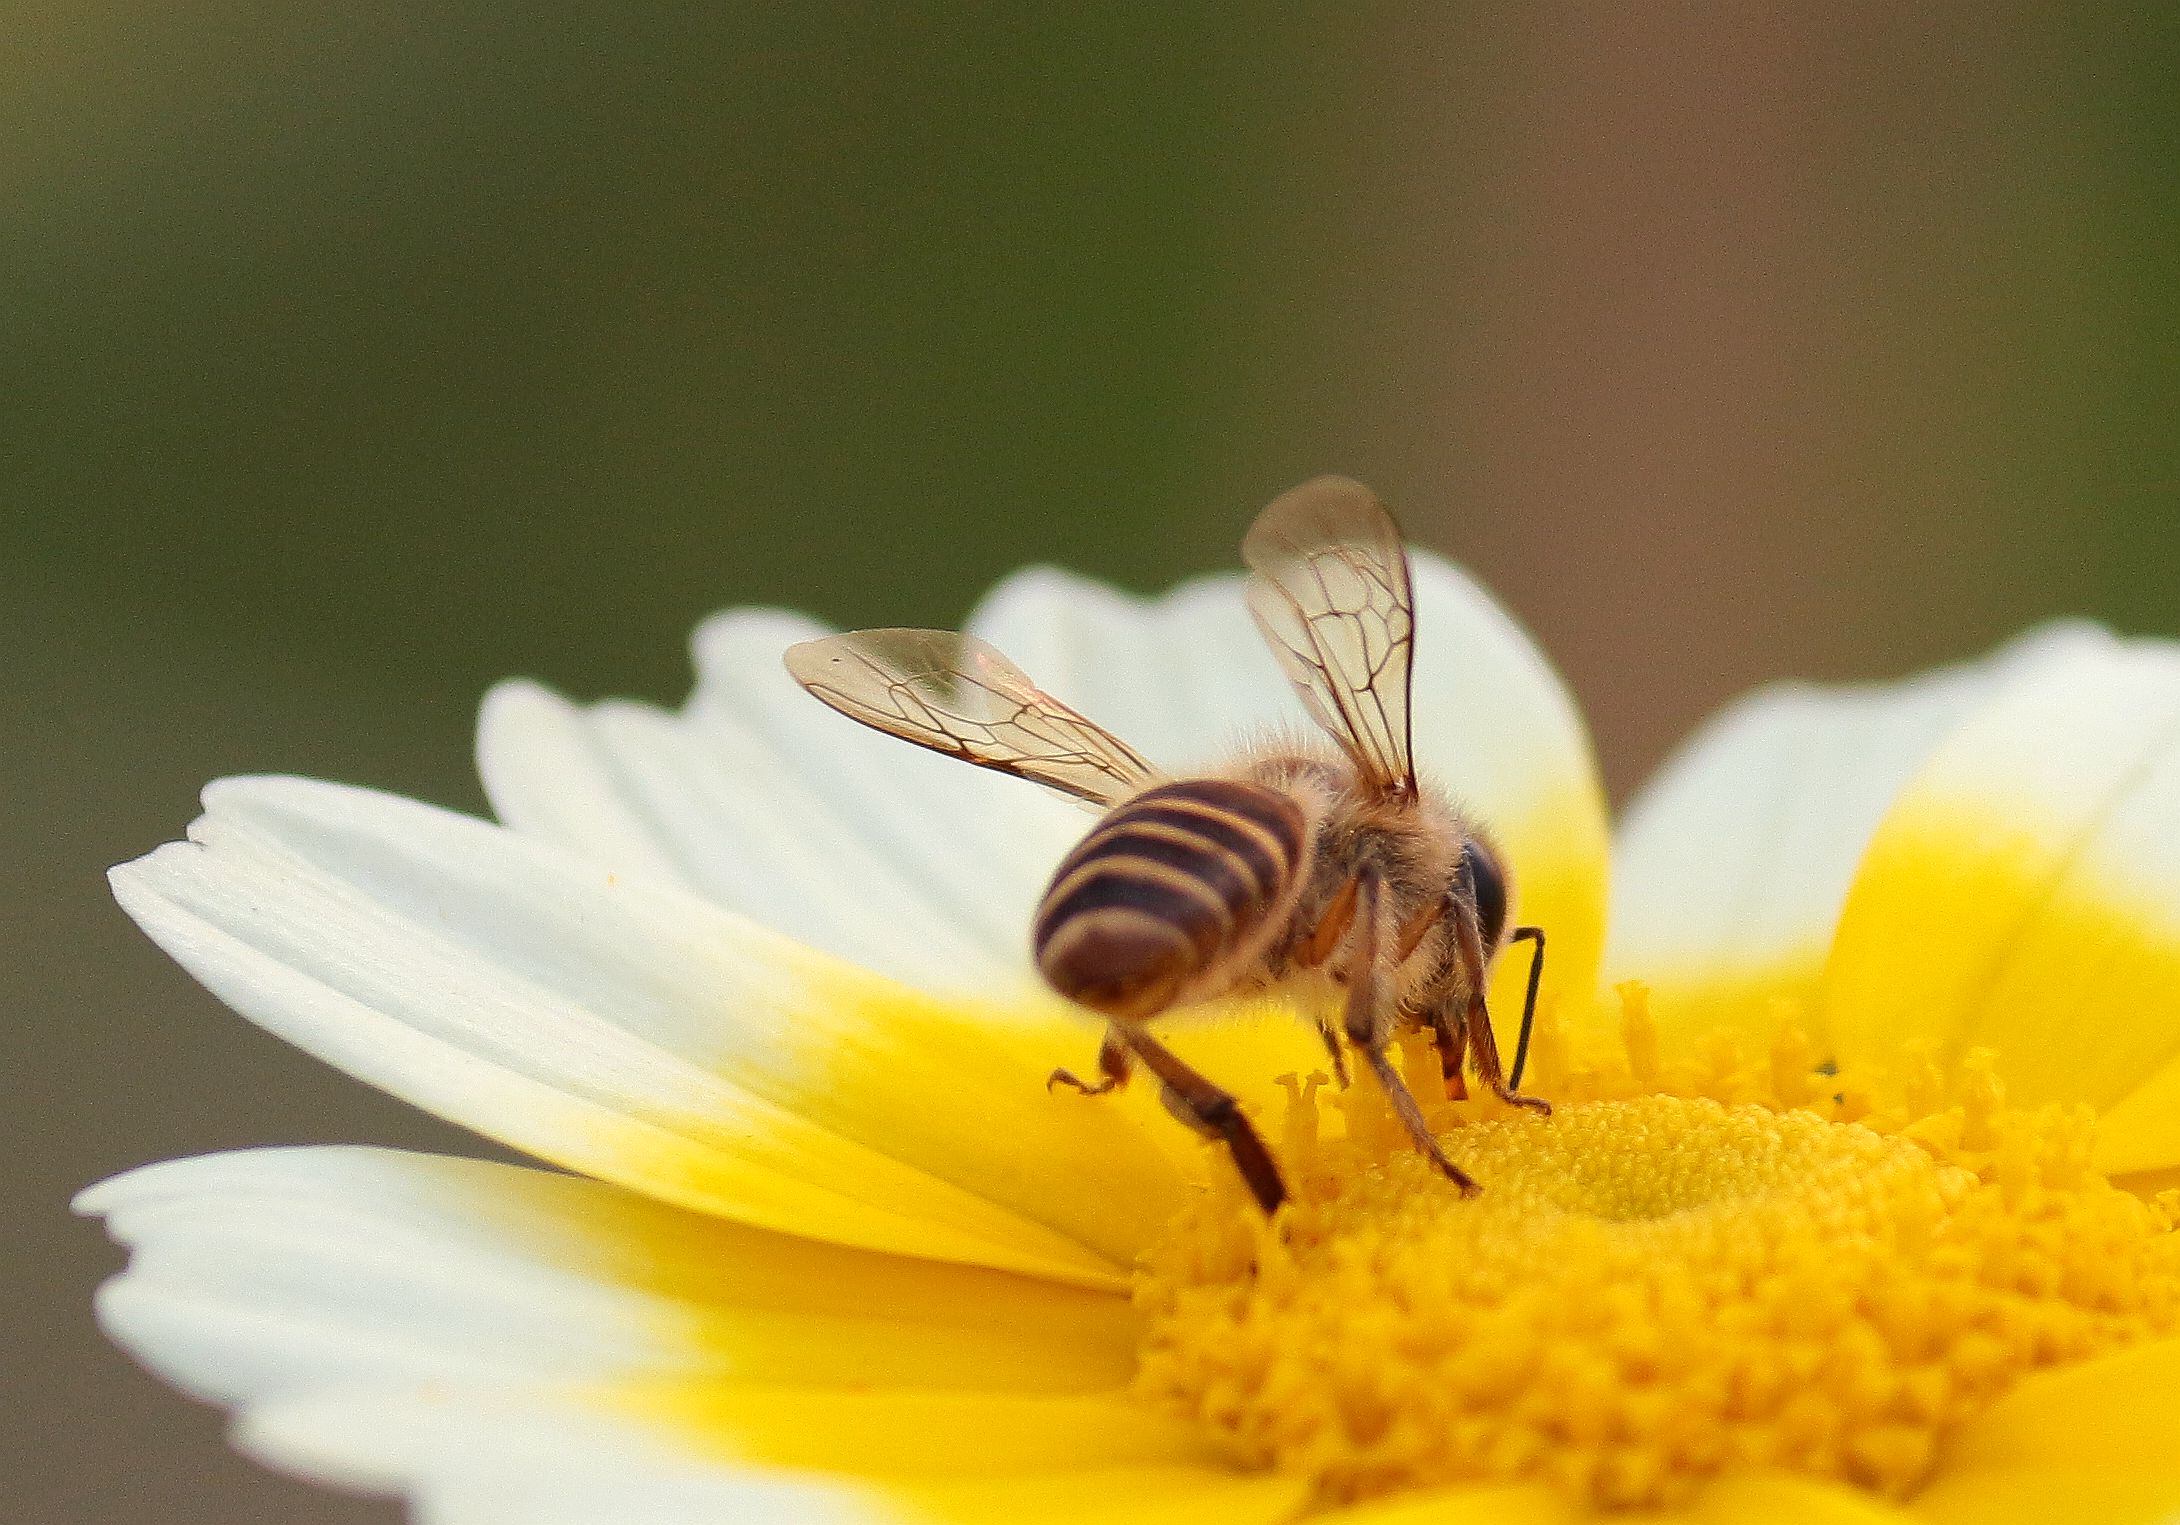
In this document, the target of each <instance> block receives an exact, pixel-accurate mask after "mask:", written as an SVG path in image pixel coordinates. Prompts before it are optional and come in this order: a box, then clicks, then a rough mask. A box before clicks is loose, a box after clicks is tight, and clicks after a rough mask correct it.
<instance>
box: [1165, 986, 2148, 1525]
mask: <svg viewBox="0 0 2180 1525" xmlns="http://www.w3.org/2000/svg"><path fill="white" fill-rule="evenodd" d="M1624 998H1625V999H1626V1001H1627V1003H1628V1013H1627V1016H1628V1021H1627V1025H1626V1037H1627V1045H1626V1046H1627V1050H1628V1055H1627V1058H1626V1059H1625V1060H1623V1061H1620V1062H1618V1063H1616V1064H1615V1065H1612V1066H1604V1067H1592V1068H1588V1069H1583V1068H1579V1067H1576V1066H1573V1065H1570V1064H1568V1063H1567V1062H1566V1061H1565V1060H1564V1058H1563V1057H1560V1058H1559V1060H1558V1062H1557V1064H1556V1066H1555V1068H1556V1069H1557V1071H1558V1073H1557V1075H1556V1076H1555V1077H1553V1079H1554V1081H1555V1082H1556V1083H1554V1084H1552V1085H1551V1086H1550V1089H1549V1094H1552V1095H1554V1096H1555V1097H1556V1098H1558V1099H1559V1101H1560V1104H1559V1108H1558V1111H1557V1112H1556V1113H1555V1114H1554V1116H1553V1117H1551V1118H1550V1119H1549V1120H1546V1119H1541V1118H1535V1117H1531V1116H1528V1115H1526V1114H1523V1115H1514V1114H1511V1113H1509V1112H1507V1111H1506V1110H1505V1109H1502V1108H1498V1107H1497V1106H1496V1104H1493V1103H1474V1102H1465V1103H1445V1104H1443V1110H1442V1112H1441V1114H1440V1115H1439V1116H1438V1117H1435V1118H1434V1119H1433V1121H1434V1124H1435V1125H1438V1131H1440V1133H1441V1134H1442V1135H1444V1136H1445V1140H1446V1146H1447V1149H1448V1152H1449V1153H1450V1154H1451V1155H1452V1156H1453V1157H1454V1159H1456V1160H1457V1161H1458V1162H1459V1163H1460V1164H1461V1165H1462V1166H1463V1168H1465V1169H1466V1170H1468V1171H1469V1172H1470V1173H1471V1174H1472V1175H1473V1176H1475V1178H1476V1179H1477V1180H1478V1181H1479V1182H1481V1183H1483V1186H1484V1190H1483V1193H1482V1195H1480V1196H1478V1197H1475V1198H1473V1199H1464V1198H1462V1197H1460V1196H1459V1195H1458V1194H1457V1193H1456V1192H1455V1191H1454V1190H1453V1189H1452V1188H1451V1187H1450V1186H1449V1185H1448V1184H1447V1183H1446V1182H1445V1181H1444V1180H1443V1179H1442V1178H1441V1177H1439V1176H1438V1175H1437V1174H1436V1173H1435V1172H1434V1171H1433V1170H1432V1169H1431V1168H1430V1167H1429V1165H1428V1164H1427V1163H1426V1162H1425V1161H1424V1160H1423V1159H1422V1158H1421V1157H1420V1156H1418V1155H1417V1154H1416V1153H1415V1152H1414V1151H1413V1150H1412V1149H1410V1148H1408V1147H1406V1145H1405V1142H1404V1140H1403V1139H1402V1137H1401V1136H1400V1134H1399V1131H1398V1128H1397V1126H1396V1125H1394V1124H1393V1123H1392V1122H1391V1119H1390V1117H1389V1114H1388V1113H1387V1112H1386V1109H1385V1108H1384V1106H1383V1103H1382V1100H1381V1099H1379V1098H1377V1097H1376V1095H1375V1093H1373V1092H1371V1091H1370V1090H1369V1089H1368V1088H1367V1086H1366V1085H1364V1084H1358V1085H1357V1087H1356V1088H1355V1089H1354V1090H1352V1091H1350V1092H1348V1093H1345V1095H1343V1096H1341V1097H1340V1098H1339V1102H1340V1110H1341V1111H1342V1112H1344V1114H1345V1116H1344V1119H1342V1121H1344V1128H1343V1129H1342V1130H1341V1131H1340V1132H1339V1134H1338V1135H1337V1136H1335V1137H1330V1138H1323V1139H1320V1138H1319V1137H1318V1136H1317V1133H1318V1127H1319V1121H1320V1119H1319V1116H1318V1107H1317V1099H1318V1089H1319V1088H1318V1085H1317V1084H1316V1083H1314V1082H1313V1083H1311V1084H1309V1085H1307V1086H1304V1085H1300V1084H1296V1083H1294V1082H1292V1081H1291V1080H1290V1081H1289V1083H1288V1084H1289V1091H1290V1095H1291V1098H1292V1099H1291V1102H1290V1105H1289V1115H1288V1118H1287V1130H1286V1141H1285V1142H1286V1147H1285V1149H1284V1151H1283V1159H1284V1161H1285V1163H1286V1168H1287V1172H1288V1176H1289V1182H1290V1187H1291V1188H1292V1190H1293V1193H1294V1198H1293V1201H1292V1202H1291V1204H1290V1205H1289V1206H1288V1207H1287V1208H1285V1209H1283V1210H1282V1212H1281V1214H1280V1215H1279V1217H1278V1219H1277V1220H1276V1221H1274V1222H1271V1223H1266V1222H1265V1221H1264V1219H1263V1218H1262V1215H1261V1214H1258V1213H1256V1212H1255V1211H1254V1209H1253V1208H1252V1207H1251V1206H1250V1204H1249V1203H1248V1202H1247V1200H1246V1198H1244V1197H1242V1196H1241V1194H1240V1193H1239V1191H1238V1190H1229V1189H1227V1188H1225V1187H1224V1186H1221V1187H1220V1188H1218V1189H1216V1190H1215V1191H1214V1193H1213V1194H1211V1195H1209V1196H1207V1198H1206V1199H1205V1200H1203V1201H1202V1202H1201V1203H1199V1204H1197V1205H1196V1206H1194V1207H1192V1208H1190V1209H1189V1210H1187V1211H1186V1212H1185V1213H1184V1214H1183V1215H1182V1216H1181V1218H1180V1219H1179V1220H1178V1221H1177V1222H1176V1223H1175V1224H1174V1225H1173V1227H1172V1229H1171V1230H1170V1231H1169V1233H1168V1235H1167V1237H1166V1238H1165V1239H1164V1240H1163V1241H1162V1242H1161V1244H1160V1245H1159V1246H1158V1247H1157V1248H1156V1249H1155V1250H1153V1251H1152V1252H1151V1253H1150V1255H1148V1256H1147V1257H1146V1259H1145V1262H1144V1265H1143V1268H1142V1270H1141V1273H1140V1276H1139V1279H1138V1286H1137V1299H1138V1302H1139V1304H1140V1305H1141V1307H1142V1308H1143V1309H1144V1310H1145V1312H1146V1314H1147V1315H1148V1320H1149V1324H1148V1330H1149V1332H1148V1334H1147V1336H1146V1339H1145V1343H1144V1347H1143V1350H1142V1355H1141V1363H1140V1369H1139V1374H1138V1378H1137V1385H1138V1390H1139V1392H1141V1393H1142V1394H1143V1395H1144V1396H1146V1397H1149V1398H1151V1399H1153V1400H1155V1401H1157V1402H1159V1403H1162V1404H1165V1405H1169V1406H1178V1407H1179V1408H1181V1409H1183V1410H1184V1411H1186V1412H1187V1413H1189V1414H1190V1415H1192V1416H1193V1417H1194V1418H1196V1419H1197V1420H1198V1421H1200V1422H1201V1423H1203V1424H1204V1425H1206V1426H1208V1427H1210V1428H1211V1429H1213V1430H1214V1431H1216V1432H1219V1433H1220V1434H1222V1435H1223V1436H1225V1437H1227V1438H1229V1439H1230V1440H1231V1441H1233V1442H1235V1443H1237V1444H1238V1445H1239V1446H1240V1448H1241V1449H1243V1450H1244V1451H1245V1452H1246V1453H1248V1454H1249V1455H1250V1456H1251V1457H1252V1458H1253V1459H1255V1460H1257V1461H1260V1462H1263V1463H1268V1464H1269V1465H1271V1466H1274V1467H1276V1468H1278V1469H1280V1470H1282V1471H1285V1472H1289V1473H1294V1474H1299V1475H1303V1476H1306V1477H1308V1478H1310V1479H1311V1480H1312V1481H1313V1482H1314V1483H1315V1485H1316V1488H1317V1490H1318V1493H1319V1495H1320V1497H1321V1498H1322V1499H1324V1500H1325V1501H1326V1502H1328V1503H1329V1502H1341V1501H1347V1500H1352V1499H1357V1498H1365V1497H1371V1496H1375V1495H1380V1494H1385V1493H1390V1492H1394V1491H1397V1490H1401V1489H1405V1488H1412V1487H1418V1486H1426V1485H1431V1484H1444V1483H1452V1482H1462V1481H1476V1482H1483V1481H1494V1482H1508V1481H1517V1480H1541V1481H1546V1482H1549V1483H1552V1484H1555V1485H1557V1486H1558V1487H1559V1488H1561V1489H1562V1490H1564V1491H1565V1492H1567V1493H1569V1494H1571V1495H1577V1496H1581V1497H1586V1498H1588V1499H1590V1500H1593V1501H1595V1502H1597V1503H1601V1504H1605V1505H1641V1504H1654V1503H1661V1502H1671V1501H1674V1500H1677V1499H1680V1498H1682V1497H1685V1496H1686V1495H1687V1494H1689V1493H1690V1492H1692V1491H1693V1490H1694V1489H1695V1488H1696V1487H1697V1486H1698V1485H1699V1484H1700V1483H1701V1482H1702V1481H1703V1480H1704V1479H1706V1478H1709V1477H1712V1476H1715V1475H1717V1474H1720V1473H1723V1472H1727V1471H1731V1470H1735V1469H1742V1468H1787V1469H1791V1470H1795V1471H1800V1472H1805V1473H1812V1474H1816V1475H1819V1476H1824V1477H1831V1478H1839V1479H1844V1480H1847V1481H1850V1482H1853V1483H1856V1484H1859V1485H1861V1486H1864V1487H1867V1488H1869V1489H1872V1490H1875V1491H1877V1492H1880V1493H1884V1494H1888V1495H1903V1494H1906V1493H1909V1492H1911V1491H1912V1490H1913V1489H1914V1488H1915V1487H1916V1485H1917V1484H1918V1483H1919V1482H1920V1481H1922V1480H1923V1478H1924V1477H1925V1476H1926V1475H1927V1474H1928V1473H1929V1471H1930V1469H1931V1466H1932V1462H1933V1458H1934V1456H1935V1454H1936V1451H1937V1447H1938V1444H1939V1442H1940V1441H1941V1440H1942V1439H1943V1438H1944V1436H1945V1435H1946V1433H1947V1432H1948V1431H1949V1430H1950V1429H1952V1428H1954V1427H1955V1426H1957V1425H1958V1424H1960V1423H1961V1422H1962V1421H1963V1420H1964V1419H1966V1418H1968V1417H1969V1416H1971V1415H1973V1414H1975V1413H1976V1412H1978V1411H1979V1410H1980V1409H1982V1408H1983V1407H1985V1406H1986V1405H1987V1404H1989V1403H1990V1402H1991V1401H1992V1400H1993V1399H1994V1398H1995V1397H1997V1396H1998V1395H1999V1394H2000V1393H2002V1392H2004V1391H2005V1390H2006V1389H2007V1388H2008V1387H2009V1386H2011V1385H2012V1384H2014V1383H2015V1382H2016V1381H2018V1380H2019V1379H2020V1378H2021V1377H2022V1376H2024V1375H2026V1374H2027V1373H2029V1372H2031V1371H2034V1370H2037V1369H2039V1368H2044V1367H2051V1366H2056V1365H2061V1364H2064V1363H2068V1362H2073V1361H2079V1360H2082V1359H2084V1358H2086V1357H2089V1356H2093V1355H2098V1354H2101V1353H2104V1352H2108V1351H2111V1350H2113V1349H2116V1348H2118V1347H2121V1346H2124V1345H2128V1344H2131V1343H2134V1342H2137V1341H2141V1340H2145V1339H2148V1338H2152V1337H2155V1336H2158V1335H2161V1334H2168V1333H2171V1332H2173V1331H2175V1330H2176V1329H2180V1235H2175V1234H2174V1233H2172V1232H2171V1230H2172V1220H2173V1212H2172V1206H2173V1204H2172V1203H2171V1201H2170V1200H2164V1201H2161V1202H2159V1203H2154V1204H2153V1203H2146V1202H2144V1201H2142V1200H2141V1199H2140V1198H2138V1197H2135V1196H2133V1195H2131V1194H2129V1193H2127V1192H2125V1191H2122V1190H2120V1189H2118V1188H2117V1187H2114V1186H2112V1185H2111V1184H2110V1183H2108V1182H2107V1181H2105V1180H2104V1178H2103V1177H2101V1176H2099V1175H2097V1174H2096V1173H2095V1172H2094V1171H2093V1170H2092V1169H2091V1168H2090V1166H2089V1164H2088V1154H2089V1144H2090V1132H2091V1130H2090V1119H2089V1118H2088V1117H2087V1115H2086V1114H2085V1113H2082V1112H2080V1111H2078V1110H2061V1109H2046V1110H2043V1111H2039V1112H2035V1113H2029V1112H2018V1111H2009V1110H2007V1109H2006V1108H2005V1107H2004V1105H2003V1098H2002V1096H2001V1094H2000V1092H1999V1089H1998V1086H1997V1083H1996V1081H1995V1079H1994V1078H1993V1077H1992V1075H1991V1073H1990V1069H1989V1065H1988V1063H1987V1061H1982V1060H1975V1061H1971V1062H1970V1064H1969V1066H1968V1067H1967V1070H1966V1072H1965V1074H1964V1075H1963V1076H1962V1077H1960V1078H1959V1082H1958V1084H1957V1085H1956V1087H1955V1094H1956V1095H1957V1097H1958V1099H1957V1100H1955V1101H1954V1102H1953V1103H1952V1104H1951V1105H1937V1104H1936V1103H1937V1102H1939V1101H1941V1100H1942V1099H1943V1098H1942V1093H1940V1094H1936V1095H1934V1094H1932V1092H1933V1090H1934V1083H1933V1082H1932V1080H1931V1078H1930V1077H1928V1076H1921V1077H1912V1078H1913V1079H1914V1080H1915V1082H1916V1083H1915V1084H1914V1085H1911V1086H1908V1087H1906V1088H1905V1090H1906V1091H1918V1092H1920V1093H1921V1095H1920V1096H1919V1097H1917V1098H1915V1099H1914V1101H1913V1102H1911V1101H1910V1100H1907V1099H1902V1100H1900V1101H1897V1102H1895V1103H1894V1104H1893V1106H1892V1108H1891V1109H1890V1110H1889V1111H1888V1110H1887V1109H1885V1108H1881V1107H1877V1106H1875V1105H1874V1104H1873V1103H1871V1102H1870V1101H1868V1100H1867V1099H1866V1097H1867V1096H1868V1095H1869V1094H1871V1093H1867V1092H1861V1091H1858V1089H1857V1088H1856V1087H1855V1086H1853V1085H1852V1084H1851V1083H1849V1082H1847V1081H1844V1080H1842V1079H1838V1078H1834V1077H1831V1076H1828V1075H1824V1074H1819V1073H1816V1072H1815V1071H1813V1070H1812V1069H1810V1067H1809V1066H1808V1065H1807V1063H1806V1059H1805V1058H1804V1057H1803V1055H1804V1054H1805V1049H1804V1047H1803V1046H1802V1045H1800V1043H1799V1040H1798V1039H1797V1038H1796V1037H1795V1036H1794V1030H1793V1029H1792V1027H1791V1026H1790V1025H1782V1028H1781V1037H1780V1040H1779V1043H1778V1046H1777V1048H1776V1049H1775V1051H1774V1053H1773V1054H1771V1055H1769V1056H1766V1059H1765V1061H1764V1062H1763V1063H1761V1064H1758V1065H1755V1066H1751V1067H1741V1066H1739V1065H1736V1064H1735V1063H1733V1062H1732V1061H1731V1059H1730V1056H1729V1057H1722V1056H1721V1055H1719V1054H1717V1053H1714V1054H1713V1055H1712V1057H1711V1060H1710V1061H1708V1062H1707V1063H1706V1065H1705V1066H1704V1073H1703V1074H1700V1075H1697V1074H1690V1075H1681V1076H1677V1077H1666V1076H1660V1075H1658V1074H1656V1073H1651V1074H1649V1075H1645V1074H1643V1073H1642V1072H1643V1071H1644V1070H1645V1069H1646V1068H1648V1069H1651V1070H1653V1071H1654V1070H1655V1062H1654V1060H1649V1059H1648V1058H1647V1055H1648V1054H1654V1052H1655V1048H1654V1045H1652V1044H1651V1043H1650V1041H1649V1037H1650V1035H1649V1029H1648V1024H1647V1013H1646V1012H1645V1010H1644V1009H1643V999H1642V994H1641V992H1640V990H1639V989H1630V990H1629V991H1627V992H1625V993H1624ZM1410 1059H1411V1066H1410V1073H1411V1075H1418V1072H1422V1073H1426V1074H1428V1075H1429V1076H1430V1077H1432V1080H1433V1084H1434V1085H1435V1076H1436V1061H1435V1058H1434V1057H1432V1056H1430V1055H1428V1054H1426V1053H1420V1052H1416V1053H1411V1055H1410ZM1646 1082H1647V1093H1645V1083H1646ZM1666 1091H1677V1092H1679V1093H1681V1094H1665V1092H1666ZM1918 1102H1919V1104H1920V1110H1918V1109H1917V1105H1916V1104H1915V1103H1918ZM1854 1114H1859V1116H1858V1117H1854V1116H1853V1115H1854ZM1851 1117H1852V1120H1850V1119H1851Z"/></svg>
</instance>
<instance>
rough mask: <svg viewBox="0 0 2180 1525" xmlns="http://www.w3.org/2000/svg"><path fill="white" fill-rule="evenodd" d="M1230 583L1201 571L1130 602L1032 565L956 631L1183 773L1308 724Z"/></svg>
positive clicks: (1236, 584) (1234, 582) (1237, 586)
mask: <svg viewBox="0 0 2180 1525" xmlns="http://www.w3.org/2000/svg"><path fill="white" fill-rule="evenodd" d="M1241 590H1242V580H1241V579H1240V578H1239V577H1229V576H1221V577H1207V578H1201V579H1198V580H1197V581H1195V582H1190V583H1184V584H1183V585H1182V586H1180V587H1179V588H1176V589H1174V590H1173V591H1172V592H1171V593H1168V594H1166V595H1165V596H1164V597H1162V598H1156V599H1144V598H1134V597H1131V596H1129V595H1127V594H1124V593H1120V592H1117V591H1115V590H1114V589H1112V588H1109V587H1107V586H1105V585H1104V584H1103V583H1099V582H1093V581H1091V580H1090V579H1089V578H1086V577H1077V576H1075V575H1074V574H1072V573H1068V572H1061V571H1056V570H1054V569H1052V568H1049V567H1035V568H1032V569H1030V570H1029V571H1026V572H1018V573H1016V574H1015V575H1014V576H1012V577H1010V578H1008V579H1007V580H1006V581H1005V582H1003V583H1001V584H1000V585H999V586H998V587H996V588H994V589H993V590H992V591H991V593H990V595H989V596H987V597H986V598H985V600H984V602H983V603H981V604H980V605H978V606H977V610H976V612H975V613H974V614H973V615H971V616H970V618H969V626H968V628H969V631H970V633H971V634H973V635H979V636H982V637H983V638H984V639H985V640H988V641H990V642H991V643H992V644H993V645H995V646H997V647H998V648H999V649H1000V650H1001V651H1003V652H1005V653H1006V654H1007V655H1008V656H1009V657H1011V658H1012V659H1013V660H1014V661H1015V663H1016V664H1017V665H1019V666H1020V667H1021V668H1022V669H1023V671H1025V672H1027V673H1028V674H1029V675H1030V677H1031V678H1032V679H1033V680H1034V681H1035V682H1036V684H1037V686H1038V687H1040V688H1042V689H1045V690H1046V691H1048V692H1049V693H1051V694H1053V695H1054V696H1055V697H1057V698H1059V699H1062V700H1064V701H1065V702H1067V703H1068V704H1071V705H1073V706H1075V708H1077V709H1079V710H1081V711H1082V712H1083V713H1084V714H1085V715H1088V716H1089V717H1090V718H1091V719H1092V720H1095V721H1096V722H1097V723H1098V724H1099V725H1102V726H1104V727H1105V728H1106V729H1107V730H1109V731H1111V732H1113V733H1114V734H1115V735H1117V736H1119V737H1120V738H1121V739H1122V740H1123V741H1125V742H1127V743H1128V744H1129V745H1130V746H1132V747H1134V748H1136V749H1137V750H1138V751H1140V752H1141V753H1142V754H1143V755H1144V756H1145V757H1148V758H1149V759H1150V760H1151V761H1152V762H1153V763H1156V764H1157V765H1158V766H1159V767H1161V768H1165V769H1167V770H1169V771H1172V772H1186V771H1188V770H1189V769H1190V768H1196V767H1202V766H1204V765H1205V764H1208V763H1214V762H1217V761H1219V760H1222V759H1224V758H1226V757H1228V756H1230V755H1231V754H1232V751H1233V749H1234V747H1235V746H1236V745H1238V744H1239V743H1240V742H1241V741H1243V740H1244V739H1245V738H1248V737H1251V736H1253V735H1257V734H1261V733H1263V732H1266V731H1271V730H1287V731H1292V730H1296V729H1298V728H1300V727H1303V726H1306V725H1307V724H1308V723H1309V722H1308V719H1307V717H1306V716H1305V715H1304V714H1303V712H1302V708H1301V706H1300V705H1299V704H1298V703H1296V702H1295V700H1294V699H1293V697H1292V695H1291V694H1290V692H1289V690H1288V688H1287V682H1286V679H1284V678H1283V677H1281V676H1280V673H1279V668H1278V665H1277V664H1276V663H1275V662H1274V661H1273V660H1272V655H1271V652H1270V651H1268V650H1267V649H1266V648H1265V645H1264V639H1263V637H1262V636H1260V635H1258V633H1257V629H1256V626H1255V624H1254V623H1253V622H1252V621H1251V620H1250V618H1249V611H1248V609H1247V607H1246V606H1245V605H1244V604H1243V603H1242V596H1241Z"/></svg>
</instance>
